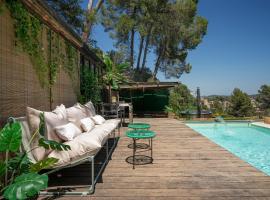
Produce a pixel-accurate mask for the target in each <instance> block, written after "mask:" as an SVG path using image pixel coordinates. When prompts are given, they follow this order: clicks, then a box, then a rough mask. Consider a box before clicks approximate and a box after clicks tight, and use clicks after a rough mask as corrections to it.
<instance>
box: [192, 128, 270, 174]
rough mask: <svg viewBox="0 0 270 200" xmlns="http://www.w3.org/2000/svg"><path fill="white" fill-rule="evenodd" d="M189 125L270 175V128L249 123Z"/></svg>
mask: <svg viewBox="0 0 270 200" xmlns="http://www.w3.org/2000/svg"><path fill="white" fill-rule="evenodd" d="M187 126H189V127H190V128H192V129H194V130H195V131H197V132H199V133H200V134H202V135H204V136H205V137H207V138H209V139H210V140H212V141H213V142H215V143H216V144H218V145H220V146H222V147H223V148H225V149H227V150H229V151H230V152H232V153H233V154H235V155H236V156H238V157H240V158H241V159H242V160H245V161H246V162H248V163H250V164H251V165H253V166H254V167H256V168H257V169H259V170H261V171H263V172H264V173H266V174H267V175H269V176H270V129H266V128H261V127H256V126H253V125H249V124H248V123H226V124H223V123H220V124H218V123H188V124H187Z"/></svg>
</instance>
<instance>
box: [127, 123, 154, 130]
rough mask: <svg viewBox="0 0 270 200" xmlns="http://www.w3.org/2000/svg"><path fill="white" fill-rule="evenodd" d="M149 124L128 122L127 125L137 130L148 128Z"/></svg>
mask: <svg viewBox="0 0 270 200" xmlns="http://www.w3.org/2000/svg"><path fill="white" fill-rule="evenodd" d="M150 127H151V126H150V124H147V123H130V124H129V125H128V128H132V129H134V130H138V129H142V130H143V129H149V128H150Z"/></svg>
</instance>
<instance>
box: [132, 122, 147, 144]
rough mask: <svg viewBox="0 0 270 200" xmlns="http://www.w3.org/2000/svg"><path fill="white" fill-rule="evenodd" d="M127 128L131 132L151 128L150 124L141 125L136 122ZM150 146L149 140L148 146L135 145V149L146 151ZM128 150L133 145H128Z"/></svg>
mask: <svg viewBox="0 0 270 200" xmlns="http://www.w3.org/2000/svg"><path fill="white" fill-rule="evenodd" d="M128 128H130V129H133V130H149V129H150V128H151V126H150V124H147V123H142V122H136V123H130V124H128ZM149 146H150V140H149V141H148V144H145V143H137V144H136V148H140V149H148V148H149ZM128 148H133V144H129V145H128Z"/></svg>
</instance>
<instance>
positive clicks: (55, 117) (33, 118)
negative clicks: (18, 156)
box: [26, 105, 68, 161]
mask: <svg viewBox="0 0 270 200" xmlns="http://www.w3.org/2000/svg"><path fill="white" fill-rule="evenodd" d="M42 112H43V111H40V110H36V109H34V108H30V107H27V108H26V117H27V121H28V124H29V129H30V133H31V135H33V134H34V133H35V132H36V130H37V129H38V128H39V123H40V118H39V116H40V114H41V113H42ZM64 112H65V107H64V105H62V106H59V107H58V108H56V109H55V110H54V111H52V112H44V117H45V124H46V132H45V138H46V139H49V140H54V141H57V142H60V141H62V140H61V139H60V138H59V137H58V136H57V135H56V133H55V131H54V127H56V126H60V125H64V124H66V123H68V121H67V118H65V115H64ZM40 137H41V136H40V135H36V137H35V138H34V139H33V140H32V143H31V144H30V147H31V148H33V147H36V146H38V140H39V139H40ZM47 153H49V152H48V151H46V150H45V149H43V148H35V149H34V150H33V156H34V158H35V159H36V160H37V161H39V160H41V159H43V158H44V157H45V156H46V154H47Z"/></svg>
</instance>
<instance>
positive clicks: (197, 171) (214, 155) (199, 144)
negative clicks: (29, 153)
mask: <svg viewBox="0 0 270 200" xmlns="http://www.w3.org/2000/svg"><path fill="white" fill-rule="evenodd" d="M135 120H136V121H140V122H146V123H150V124H151V126H152V127H151V129H152V130H154V131H156V132H157V137H156V138H155V139H154V141H153V145H154V146H153V150H154V151H153V153H154V163H153V164H148V165H142V166H136V168H135V170H133V169H132V166H131V165H130V164H128V163H127V162H126V161H125V159H126V158H127V157H128V156H131V155H132V149H130V148H128V147H127V145H128V144H130V143H131V140H130V139H129V138H126V137H125V136H124V132H125V130H126V128H122V130H121V139H120V140H119V142H118V145H117V147H116V149H115V151H114V153H113V155H112V159H111V160H110V161H109V163H108V165H107V166H106V168H105V170H104V172H103V173H102V176H101V178H100V181H99V183H97V184H96V191H95V193H94V194H93V195H91V196H89V197H86V198H84V197H61V198H60V199H96V200H102V199H104V200H109V199H110V200H114V199H117V200H122V199H125V200H131V199H147V200H151V199H155V200H156V199H157V200H159V199H166V200H170V199H172V200H174V199H190V200H195V199H216V200H223V199H224V200H225V199H226V200H229V199H231V200H235V199H246V200H249V199H270V177H269V176H267V175H265V174H264V173H262V172H261V171H259V170H257V169H256V168H254V167H252V166H251V165H249V164H248V163H246V162H244V161H243V160H241V159H239V158H238V157H236V156H235V155H233V154H231V153H230V152H229V151H227V150H225V149H223V148H222V147H220V146H218V145H217V144H215V143H213V142H212V141H210V140H209V139H207V138H205V137H204V136H202V135H200V134H198V133H196V132H195V131H193V130H192V129H190V128H189V127H187V126H185V124H184V123H182V122H180V121H178V120H174V119H167V118H160V119H151V118H143V119H135ZM144 153H146V154H148V153H149V152H144ZM71 170H72V171H71ZM71 170H70V172H72V173H68V174H67V175H65V177H64V178H65V179H66V182H72V181H74V182H80V181H81V180H82V179H87V177H86V176H85V174H87V173H88V171H89V168H87V166H86V165H85V166H78V167H74V168H73V169H71ZM76 170H77V173H75V171H76ZM74 174H76V175H74ZM59 180H60V179H59ZM62 181H63V180H62ZM63 182H65V181H63ZM80 190H81V189H80Z"/></svg>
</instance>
